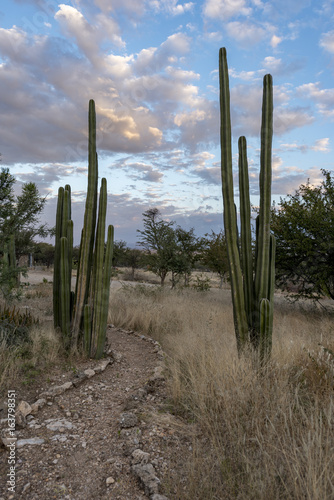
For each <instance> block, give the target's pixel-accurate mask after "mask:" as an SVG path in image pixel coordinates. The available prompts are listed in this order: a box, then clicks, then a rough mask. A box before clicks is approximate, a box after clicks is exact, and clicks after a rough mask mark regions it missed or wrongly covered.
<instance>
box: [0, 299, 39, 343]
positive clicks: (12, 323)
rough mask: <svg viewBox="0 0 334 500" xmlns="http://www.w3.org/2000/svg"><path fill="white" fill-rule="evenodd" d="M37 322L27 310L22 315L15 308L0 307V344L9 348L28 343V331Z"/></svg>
mask: <svg viewBox="0 0 334 500" xmlns="http://www.w3.org/2000/svg"><path fill="white" fill-rule="evenodd" d="M38 322H39V320H38V319H36V318H34V317H33V316H32V314H31V313H30V312H29V311H28V310H26V311H25V312H24V313H22V312H21V311H19V310H18V309H16V307H15V306H14V307H12V308H9V307H7V306H2V307H1V306H0V343H3V342H5V344H6V345H7V347H11V346H18V345H20V344H22V343H24V342H29V341H30V339H29V329H30V328H31V327H32V326H33V325H36V324H38Z"/></svg>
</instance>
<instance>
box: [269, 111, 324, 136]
mask: <svg viewBox="0 0 334 500" xmlns="http://www.w3.org/2000/svg"><path fill="white" fill-rule="evenodd" d="M314 120H315V118H314V116H312V114H311V113H310V110H309V109H308V108H303V107H301V106H293V107H290V108H283V107H281V108H278V109H276V111H275V113H274V133H275V134H276V135H282V134H285V133H287V132H290V131H291V130H293V129H295V128H300V127H304V126H306V125H310V124H311V123H313V122H314Z"/></svg>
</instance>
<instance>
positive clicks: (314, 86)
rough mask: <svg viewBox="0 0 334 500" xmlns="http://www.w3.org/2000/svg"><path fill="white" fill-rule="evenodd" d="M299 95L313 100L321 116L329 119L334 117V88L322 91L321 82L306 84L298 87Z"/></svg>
mask: <svg viewBox="0 0 334 500" xmlns="http://www.w3.org/2000/svg"><path fill="white" fill-rule="evenodd" d="M297 94H298V95H300V96H301V97H304V98H307V99H312V100H313V101H314V102H315V104H316V107H317V109H318V111H319V113H320V114H321V115H323V116H325V117H327V118H333V117H334V88H332V89H321V88H320V82H316V83H305V84H303V85H300V86H299V87H297Z"/></svg>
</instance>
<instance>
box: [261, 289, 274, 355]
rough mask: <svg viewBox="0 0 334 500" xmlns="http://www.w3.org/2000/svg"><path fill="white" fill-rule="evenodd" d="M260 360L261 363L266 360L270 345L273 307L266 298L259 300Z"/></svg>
mask: <svg viewBox="0 0 334 500" xmlns="http://www.w3.org/2000/svg"><path fill="white" fill-rule="evenodd" d="M259 312H260V322H259V323H260V328H259V334H260V339H259V340H260V346H259V347H260V361H261V363H262V364H263V363H264V362H265V361H266V360H268V358H269V356H270V352H271V346H272V326H271V325H272V322H273V307H272V305H271V304H270V302H269V300H268V299H261V301H260V307H259Z"/></svg>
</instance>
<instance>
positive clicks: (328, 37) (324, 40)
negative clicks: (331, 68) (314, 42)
mask: <svg viewBox="0 0 334 500" xmlns="http://www.w3.org/2000/svg"><path fill="white" fill-rule="evenodd" d="M319 43H320V47H322V48H324V49H325V50H327V52H330V53H331V54H334V30H332V31H329V32H328V33H323V34H322V36H321V38H320V42H319Z"/></svg>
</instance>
